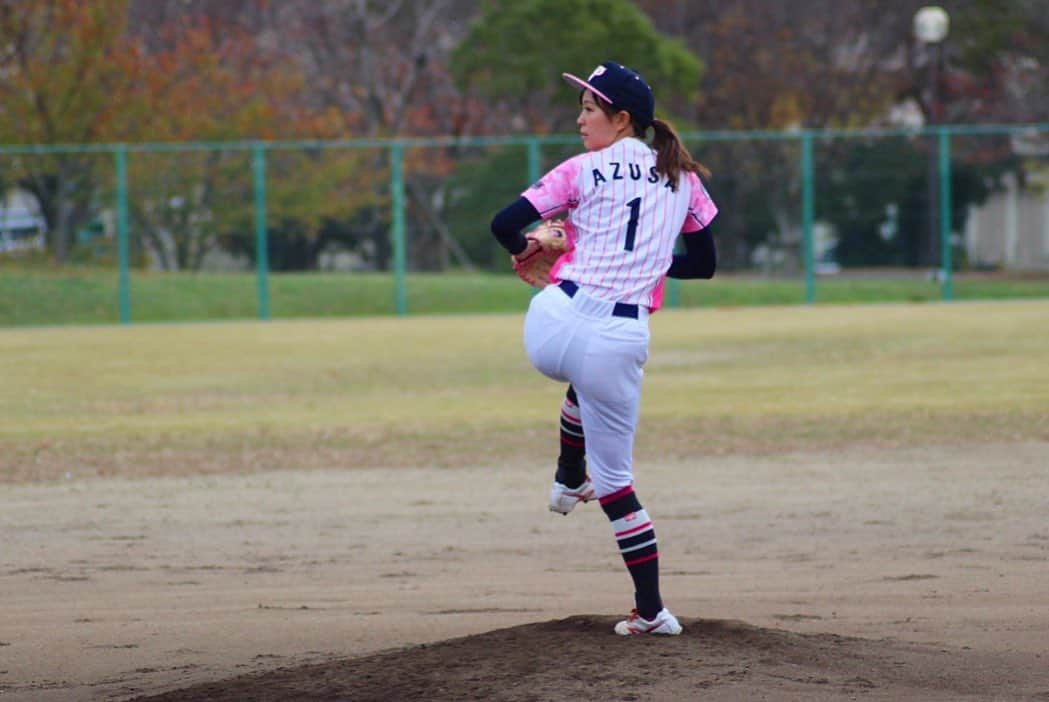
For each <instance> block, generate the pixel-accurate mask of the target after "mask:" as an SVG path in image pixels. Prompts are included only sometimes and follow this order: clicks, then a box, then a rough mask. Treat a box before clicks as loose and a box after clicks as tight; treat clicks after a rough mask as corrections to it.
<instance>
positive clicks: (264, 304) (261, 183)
mask: <svg viewBox="0 0 1049 702" xmlns="http://www.w3.org/2000/svg"><path fill="white" fill-rule="evenodd" d="M251 164H252V171H253V172H254V174H255V280H256V286H257V288H258V299H259V300H258V304H259V319H262V320H267V319H269V318H270V291H269V269H270V263H269V253H268V250H269V242H268V236H267V233H266V147H265V146H263V145H262V144H255V146H254V148H253V149H252V154H251Z"/></svg>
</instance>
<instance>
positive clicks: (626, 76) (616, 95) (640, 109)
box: [561, 61, 656, 129]
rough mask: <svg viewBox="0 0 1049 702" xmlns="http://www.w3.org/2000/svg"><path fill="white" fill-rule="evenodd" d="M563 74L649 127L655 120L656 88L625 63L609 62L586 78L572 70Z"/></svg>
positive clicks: (640, 123)
mask: <svg viewBox="0 0 1049 702" xmlns="http://www.w3.org/2000/svg"><path fill="white" fill-rule="evenodd" d="M561 77H562V78H564V79H565V81H566V82H567V83H568V84H569V85H573V86H575V87H577V88H579V89H580V90H589V91H591V92H593V93H594V95H596V96H598V97H599V98H601V99H602V100H604V101H605V102H607V103H608V104H609V105H612V106H613V107H618V108H619V109H621V110H626V111H627V112H629V113H630V116H631V117H632V118H633V119H634V121H635V122H637V123H638V124H639V125H641V126H642V127H645V128H646V129H647V128H648V127H649V126H650V125H651V124H652V120H653V119H655V116H656V115H655V112H656V98H655V96H654V95H652V88H650V87H649V85H648V83H646V82H645V79H644V78H642V77H641V74H639V73H638V72H637V71H635V70H633V69H631V68H627V67H626V66H624V65H623V64H621V63H616V62H615V61H605V62H604V63H602V64H601V65H600V66H598V67H597V68H595V69H594V72H593V73H591V74H590V77H589V78H587V79H586V80H583V79H582V78H580V77H579V76H574V75H572V74H571V73H562V74H561Z"/></svg>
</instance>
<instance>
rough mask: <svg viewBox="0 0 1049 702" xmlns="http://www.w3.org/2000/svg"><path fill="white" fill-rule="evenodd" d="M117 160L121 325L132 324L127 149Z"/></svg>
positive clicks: (124, 148)
mask: <svg viewBox="0 0 1049 702" xmlns="http://www.w3.org/2000/svg"><path fill="white" fill-rule="evenodd" d="M116 158H117V266H118V269H119V273H118V276H119V283H118V286H117V287H118V296H119V298H120V323H121V324H128V323H130V322H131V276H130V273H129V269H130V267H131V261H130V256H129V254H128V251H129V248H130V247H129V244H128V239H129V238H130V237H129V232H128V215H127V209H128V207H127V147H126V146H119V147H117V150H116Z"/></svg>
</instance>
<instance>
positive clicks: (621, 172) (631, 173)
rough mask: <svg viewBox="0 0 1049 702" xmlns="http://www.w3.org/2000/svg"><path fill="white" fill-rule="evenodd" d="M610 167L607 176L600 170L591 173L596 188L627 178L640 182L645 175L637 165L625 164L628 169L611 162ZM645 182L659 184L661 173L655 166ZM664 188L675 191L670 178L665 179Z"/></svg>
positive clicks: (620, 164) (596, 169)
mask: <svg viewBox="0 0 1049 702" xmlns="http://www.w3.org/2000/svg"><path fill="white" fill-rule="evenodd" d="M608 165H609V166H611V168H612V170H611V172H608V174H607V175H606V174H605V173H604V172H602V171H601V169H600V168H594V169H592V170H591V171H590V173H591V176H592V177H593V179H594V187H595V188H596V187H597V186H599V185H602V184H604V183H607V182H608V181H610V180H626V179H627V178H629V179H630V180H635V181H639V180H641V177H642V175H643V173H644V171H643V170H642V168H641V166H640V165H638V164H636V163H627V164H625V165H626V168H624V167H623V166H624V164H622V163H620V162H618V161H609V162H608ZM645 180H647V181H648V182H649V183H652V184H653V185H654V184H656V183H658V182H659V180H660V178H659V173H657V172H656V167H655V166H652V167H650V168H649V169H648V175H647V176H646V177H645ZM663 187H666V188H671V189H673V188H672V186H671V185H670V179H669V178H667V179H665V182H664V183H663Z"/></svg>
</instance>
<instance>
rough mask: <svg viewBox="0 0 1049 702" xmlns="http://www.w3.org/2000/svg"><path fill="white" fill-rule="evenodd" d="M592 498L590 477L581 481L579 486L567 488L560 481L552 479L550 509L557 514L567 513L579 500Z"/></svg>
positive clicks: (592, 490) (592, 491) (587, 500)
mask: <svg viewBox="0 0 1049 702" xmlns="http://www.w3.org/2000/svg"><path fill="white" fill-rule="evenodd" d="M592 499H594V484H593V483H591V482H590V478H587V479H586V480H584V481H583V484H582V485H580V486H579V487H574V488H567V487H565V486H564V485H562V484H561V483H559V482H557V481H556V480H555V481H554V486H553V487H552V488H550V511H551V512H557V513H559V514H568V513H569V512H571V511H572V510H573V509H575V506H576V505H577V504H579V503H580V502H589V501H590V500H592Z"/></svg>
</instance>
